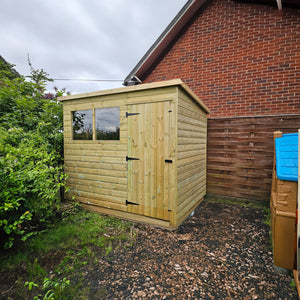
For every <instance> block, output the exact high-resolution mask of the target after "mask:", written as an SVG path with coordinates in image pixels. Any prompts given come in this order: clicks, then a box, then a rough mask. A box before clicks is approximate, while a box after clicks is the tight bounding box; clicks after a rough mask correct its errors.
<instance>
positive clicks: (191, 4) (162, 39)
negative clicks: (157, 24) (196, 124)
mask: <svg viewBox="0 0 300 300" xmlns="http://www.w3.org/2000/svg"><path fill="white" fill-rule="evenodd" d="M232 1H235V2H244V3H250V4H257V3H258V4H271V5H277V6H278V9H279V10H281V9H282V4H283V5H292V6H295V7H297V8H298V7H300V0H232ZM209 2H210V0H189V1H187V3H186V4H185V5H184V7H183V8H182V9H181V10H180V11H179V13H178V14H177V15H176V16H175V18H174V19H173V20H172V21H171V23H170V24H169V25H168V26H167V28H166V29H165V30H164V31H163V33H162V34H161V35H160V36H159V37H158V39H157V40H156V41H155V42H154V44H153V45H152V46H151V47H150V49H149V50H148V51H147V52H146V53H145V55H144V56H143V57H142V58H141V60H140V61H139V62H138V63H137V65H136V66H135V67H134V68H133V69H132V71H131V72H130V73H129V74H128V75H127V77H126V78H125V80H124V82H123V84H124V85H125V86H127V85H132V84H138V83H141V79H143V77H144V76H145V74H146V73H147V72H148V71H149V69H150V68H151V67H152V66H153V65H154V64H155V63H156V62H157V61H158V60H159V59H160V58H161V56H162V55H163V53H164V51H165V50H166V49H167V48H168V47H169V46H170V45H171V44H172V43H173V41H174V39H175V38H176V37H177V36H178V34H180V32H181V30H182V29H183V28H184V26H185V25H187V24H188V22H189V21H190V20H191V19H192V18H193V17H194V16H195V15H196V13H197V12H198V11H199V10H200V9H203V8H204V7H205V5H206V3H209Z"/></svg>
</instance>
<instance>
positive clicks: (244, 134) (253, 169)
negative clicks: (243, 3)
mask: <svg viewBox="0 0 300 300" xmlns="http://www.w3.org/2000/svg"><path fill="white" fill-rule="evenodd" d="M299 128H300V115H293V116H266V117H246V118H224V119H208V134H207V192H208V193H209V194H214V195H220V196H228V197H234V198H243V199H248V200H255V201H257V200H260V201H268V200H269V198H270V191H271V182H272V168H273V155H274V149H273V148H274V141H273V132H274V131H282V133H283V134H285V133H293V132H297V131H298V129H299Z"/></svg>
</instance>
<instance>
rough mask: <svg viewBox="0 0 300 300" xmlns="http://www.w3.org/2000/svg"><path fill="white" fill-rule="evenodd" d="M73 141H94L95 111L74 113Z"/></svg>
mask: <svg viewBox="0 0 300 300" xmlns="http://www.w3.org/2000/svg"><path fill="white" fill-rule="evenodd" d="M72 117H73V140H92V139H93V111H92V110H78V111H73V112H72Z"/></svg>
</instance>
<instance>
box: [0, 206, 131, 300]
mask: <svg viewBox="0 0 300 300" xmlns="http://www.w3.org/2000/svg"><path fill="white" fill-rule="evenodd" d="M134 237H135V234H134V230H133V224H132V223H130V222H127V221H123V220H120V219H117V218H113V217H107V216H103V215H100V214H97V213H92V212H88V211H85V210H82V209H80V208H78V209H76V210H73V211H72V212H71V213H68V214H63V217H62V218H61V219H60V220H57V222H56V223H55V224H54V225H53V226H52V227H51V228H48V229H47V230H44V231H42V232H39V233H38V234H36V235H34V236H32V237H31V239H29V240H27V241H26V242H25V243H24V244H22V245H20V247H19V248H18V249H17V250H10V251H9V252H6V253H2V254H0V282H2V283H5V282H6V281H7V284H6V288H7V290H6V291H4V295H5V296H6V297H7V299H13V298H18V297H21V298H23V299H24V298H25V299H36V300H37V299H72V298H73V296H74V297H75V298H76V299H88V294H89V289H88V287H86V286H83V272H85V271H86V270H87V269H91V268H93V266H94V265H95V264H96V263H97V261H98V259H99V257H101V256H107V257H109V255H110V253H111V252H112V251H114V249H116V248H118V247H128V246H131V245H132V242H133V240H134ZM7 274H10V276H9V278H7ZM12 282H15V284H14V285H13V286H12V284H11V283H12ZM2 286H3V285H2ZM4 286H5V284H4ZM0 292H2V293H3V291H0ZM0 295H1V294H0ZM2 295H3V294H2ZM10 297H11V298H10Z"/></svg>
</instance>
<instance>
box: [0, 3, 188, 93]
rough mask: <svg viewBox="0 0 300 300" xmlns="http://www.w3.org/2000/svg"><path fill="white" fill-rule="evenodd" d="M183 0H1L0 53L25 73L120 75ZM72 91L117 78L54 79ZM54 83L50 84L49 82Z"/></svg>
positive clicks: (107, 85)
mask: <svg viewBox="0 0 300 300" xmlns="http://www.w3.org/2000/svg"><path fill="white" fill-rule="evenodd" d="M185 2H186V0H163V1H162V0H131V1H124V0H101V1H99V0H89V1H85V0H43V1H40V0H28V1H24V0H2V4H1V10H0V22H1V28H2V30H1V32H0V45H1V53H0V54H1V55H2V56H3V57H4V58H5V59H6V60H7V61H9V62H10V63H14V64H16V69H17V70H18V71H19V72H20V73H21V74H24V75H28V73H29V66H28V64H27V53H29V54H30V58H31V62H32V64H33V66H34V67H35V68H43V69H44V70H45V71H46V72H48V73H49V74H50V76H51V77H52V78H83V77H84V78H91V79H124V78H125V77H126V75H127V74H128V73H129V72H130V71H131V69H132V68H133V67H134V66H135V65H136V64H137V62H138V61H139V60H140V58H141V57H142V56H143V55H144V53H145V52H146V51H147V50H148V48H149V47H150V46H151V45H152V44H153V42H154V41H155V40H156V39H157V37H158V36H159V35H160V34H161V33H162V31H163V30H164V29H165V27H166V26H167V25H168V24H169V23H170V21H171V20H172V19H173V18H174V17H175V15H176V14H177V13H178V11H179V10H180V9H181V7H182V6H183V5H184V4H185ZM55 85H57V86H59V87H66V88H67V89H68V90H70V91H71V92H72V93H79V92H88V91H95V90H100V89H106V88H112V87H116V86H121V82H120V83H93V82H70V81H68V82H55ZM53 86H54V84H53V83H51V84H50V86H49V87H50V88H51V87H53Z"/></svg>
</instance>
